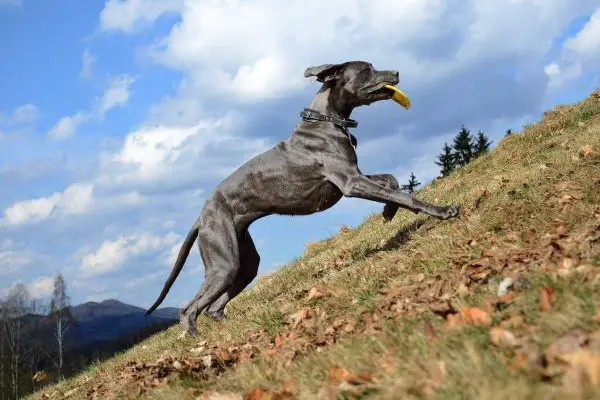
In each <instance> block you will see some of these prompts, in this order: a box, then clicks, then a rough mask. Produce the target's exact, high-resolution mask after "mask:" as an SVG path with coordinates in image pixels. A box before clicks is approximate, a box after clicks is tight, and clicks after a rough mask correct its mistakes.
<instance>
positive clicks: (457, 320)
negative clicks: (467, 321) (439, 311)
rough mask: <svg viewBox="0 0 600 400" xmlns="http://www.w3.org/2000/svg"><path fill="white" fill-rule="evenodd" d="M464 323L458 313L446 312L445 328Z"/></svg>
mask: <svg viewBox="0 0 600 400" xmlns="http://www.w3.org/2000/svg"><path fill="white" fill-rule="evenodd" d="M463 324H464V322H463V319H462V317H461V315H460V314H448V317H447V320H446V324H445V326H446V328H450V329H452V328H458V327H460V326H462V325H463Z"/></svg>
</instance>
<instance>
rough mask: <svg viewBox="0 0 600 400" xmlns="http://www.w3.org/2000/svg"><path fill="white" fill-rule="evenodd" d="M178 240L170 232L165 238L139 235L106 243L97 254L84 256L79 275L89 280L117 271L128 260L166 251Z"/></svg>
mask: <svg viewBox="0 0 600 400" xmlns="http://www.w3.org/2000/svg"><path fill="white" fill-rule="evenodd" d="M178 240H179V235H177V234H176V233H174V232H170V233H168V234H167V235H165V236H163V237H160V236H154V235H151V234H138V235H130V236H119V237H118V238H117V239H115V240H112V241H111V240H107V241H104V242H103V243H102V244H101V245H100V247H99V248H98V249H97V250H96V251H95V252H93V253H91V254H87V255H85V256H83V258H82V261H81V267H80V269H79V274H80V275H81V276H82V277H84V278H89V277H93V276H99V275H104V274H106V273H109V272H112V271H116V270H118V269H119V268H120V266H121V265H122V264H123V263H124V262H125V261H127V260H128V259H130V258H133V257H137V256H139V255H141V254H144V253H150V252H153V251H157V250H164V249H165V248H169V247H170V246H172V245H173V243H175V242H176V241H178Z"/></svg>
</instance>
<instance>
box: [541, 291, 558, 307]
mask: <svg viewBox="0 0 600 400" xmlns="http://www.w3.org/2000/svg"><path fill="white" fill-rule="evenodd" d="M555 302H556V289H554V288H548V287H545V288H541V289H540V310H542V311H543V312H546V311H549V310H550V309H551V308H552V305H553V304H554V303H555Z"/></svg>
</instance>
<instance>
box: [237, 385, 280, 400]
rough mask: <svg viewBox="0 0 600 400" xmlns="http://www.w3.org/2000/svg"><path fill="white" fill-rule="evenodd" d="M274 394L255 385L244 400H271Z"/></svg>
mask: <svg viewBox="0 0 600 400" xmlns="http://www.w3.org/2000/svg"><path fill="white" fill-rule="evenodd" d="M271 399H273V396H272V395H271V394H270V393H267V392H266V391H264V390H263V389H261V388H259V387H255V388H254V389H252V390H251V391H250V393H248V394H247V395H246V397H244V400H271Z"/></svg>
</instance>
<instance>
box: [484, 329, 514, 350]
mask: <svg viewBox="0 0 600 400" xmlns="http://www.w3.org/2000/svg"><path fill="white" fill-rule="evenodd" d="M490 338H491V340H492V343H493V344H495V345H496V346H506V347H517V346H519V345H520V344H521V343H520V341H519V339H517V338H516V337H515V335H513V333H512V332H511V331H509V330H506V329H504V328H492V329H490Z"/></svg>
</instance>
